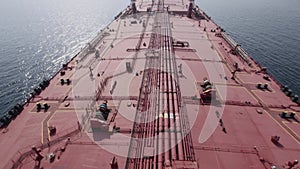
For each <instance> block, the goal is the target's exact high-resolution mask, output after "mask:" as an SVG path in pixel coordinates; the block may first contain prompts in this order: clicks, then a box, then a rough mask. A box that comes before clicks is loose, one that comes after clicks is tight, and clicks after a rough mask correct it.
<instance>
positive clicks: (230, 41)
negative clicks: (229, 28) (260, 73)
mask: <svg viewBox="0 0 300 169" xmlns="http://www.w3.org/2000/svg"><path fill="white" fill-rule="evenodd" d="M221 35H222V37H223V38H224V40H225V41H226V42H227V43H228V44H229V45H230V46H231V47H232V48H233V49H234V50H236V52H237V53H238V54H239V55H240V56H241V58H242V59H243V60H244V61H245V62H246V63H247V64H249V63H250V62H249V59H248V54H247V53H246V51H245V50H244V49H242V48H241V47H240V46H239V44H238V43H236V42H235V41H234V40H233V39H232V38H231V37H230V36H229V35H228V34H227V33H226V32H221Z"/></svg>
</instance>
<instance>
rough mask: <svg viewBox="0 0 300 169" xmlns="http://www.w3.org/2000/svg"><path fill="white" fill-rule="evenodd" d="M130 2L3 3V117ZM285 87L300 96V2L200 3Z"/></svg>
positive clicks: (0, 19) (19, 0)
mask: <svg viewBox="0 0 300 169" xmlns="http://www.w3.org/2000/svg"><path fill="white" fill-rule="evenodd" d="M129 3H130V0H84V1H82V0H9V1H4V0H0V111H1V112H0V114H1V113H5V112H6V111H8V110H9V109H10V108H11V107H13V106H14V105H15V104H16V103H18V102H19V101H21V100H22V99H24V98H25V97H26V95H28V93H30V92H31V91H32V90H33V88H34V87H36V85H37V84H39V83H40V82H41V81H42V80H43V79H48V78H50V77H51V76H52V75H54V73H55V72H57V71H58V70H59V68H60V67H61V65H62V64H63V63H65V62H67V61H68V60H70V59H71V58H72V57H73V56H74V55H75V54H76V53H77V52H78V51H79V50H80V49H81V48H82V47H84V46H85V44H86V43H87V42H89V41H90V40H91V39H92V38H93V37H94V36H95V35H96V34H97V33H98V32H99V31H100V29H102V28H103V27H104V26H106V25H107V24H108V23H109V22H111V21H112V20H113V18H114V16H116V15H117V14H118V13H119V12H120V11H121V10H123V9H124V8H126V6H127V5H129ZM196 3H197V4H198V5H199V7H200V8H201V9H203V10H204V11H206V13H207V14H208V15H209V16H211V17H212V19H213V20H215V22H216V23H218V24H219V25H220V26H221V27H223V28H224V29H225V30H226V31H227V32H228V33H229V34H230V35H231V36H232V37H233V38H234V39H235V40H236V41H237V42H238V43H239V44H241V46H242V47H243V48H244V49H245V50H246V51H247V52H248V53H249V54H250V55H251V56H252V57H253V58H254V59H255V60H256V61H258V62H259V63H261V64H262V65H263V66H266V67H268V70H269V72H270V73H271V74H272V75H273V76H274V77H275V78H276V79H277V80H278V81H280V82H281V83H282V84H287V85H289V86H290V87H291V88H292V89H293V91H295V92H296V93H298V94H300V87H299V86H300V79H299V77H300V33H299V28H300V1H299V0H289V1H286V0H248V1H242V0H226V1H224V0H196Z"/></svg>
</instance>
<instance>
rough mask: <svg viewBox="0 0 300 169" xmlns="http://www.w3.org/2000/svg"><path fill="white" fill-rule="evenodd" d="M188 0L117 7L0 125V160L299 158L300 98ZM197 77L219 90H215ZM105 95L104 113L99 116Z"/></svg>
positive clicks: (218, 167)
mask: <svg viewBox="0 0 300 169" xmlns="http://www.w3.org/2000/svg"><path fill="white" fill-rule="evenodd" d="M190 3H191V2H190V1H189V0H175V1H171V0H164V1H160V0H154V1H145V0H136V1H135V3H134V5H133V3H132V4H131V6H129V7H127V8H126V9H125V10H124V11H122V12H121V13H120V14H119V15H118V16H116V18H115V20H113V21H112V22H111V23H110V24H109V25H108V26H107V27H105V28H103V29H102V30H101V31H100V32H99V33H98V35H97V36H96V37H95V38H94V39H93V40H92V41H91V42H90V43H89V44H88V45H87V46H86V47H85V48H84V49H83V50H82V51H81V52H80V53H78V54H77V55H76V56H75V57H74V58H73V59H72V60H71V61H70V62H68V63H67V64H66V65H65V66H64V68H62V69H61V70H60V71H59V72H57V74H56V75H55V76H53V78H52V79H51V80H50V84H49V86H48V87H47V88H45V90H43V91H42V92H41V93H40V94H36V95H35V96H34V97H32V98H31V99H30V100H28V103H26V104H25V105H24V110H23V111H22V112H21V114H20V115H19V116H17V117H16V118H15V119H14V120H13V121H12V122H11V123H10V124H9V125H8V126H7V127H6V128H4V129H2V132H1V133H0V147H1V153H0V158H1V163H0V168H42V167H43V168H53V169H55V168H74V169H75V168H110V169H111V168H147V169H152V168H153V169H156V168H157V169H162V168H172V169H176V168H178V169H179V168H186V169H192V168H200V169H211V168H214V169H238V168H255V169H258V168H262V169H264V168H271V166H276V167H277V168H288V162H293V161H294V160H300V159H299V157H300V125H299V123H300V121H299V120H300V117H299V113H300V106H299V104H297V103H295V102H293V101H292V100H291V98H290V97H288V96H287V95H286V93H284V92H282V86H281V85H280V84H279V83H278V82H277V81H276V80H275V79H274V78H272V77H271V76H270V75H268V73H267V71H266V70H264V68H262V67H260V65H259V64H258V63H256V62H255V61H254V60H252V59H251V58H250V57H249V56H248V55H247V54H246V53H244V51H243V50H242V48H241V47H240V46H239V45H237V44H236V43H235V42H234V41H233V40H232V39H231V38H230V36H229V35H227V34H226V32H224V31H223V29H222V28H221V27H219V26H218V25H217V24H216V23H214V21H213V20H211V19H210V18H209V17H208V16H207V15H206V14H205V13H204V12H203V11H202V10H201V9H199V7H198V6H196V5H192V7H191V8H190ZM147 11H148V12H147ZM189 11H190V12H189ZM266 75H267V77H268V78H266ZM67 79H70V84H67V83H66V80H67ZM204 79H208V80H209V81H210V82H211V83H212V85H213V87H214V89H215V90H216V97H215V98H213V99H211V100H210V101H206V100H204V99H203V98H201V93H202V87H201V85H202V84H203V81H204ZM62 80H63V81H64V84H62V83H61V82H62ZM259 83H261V84H262V86H263V85H264V84H267V85H268V87H267V88H261V89H259V88H258V87H257V85H258V84H259ZM105 101H107V106H108V109H109V110H110V113H109V116H108V118H107V120H104V121H103V119H102V120H99V119H97V118H95V115H96V112H97V109H98V108H99V106H100V105H101V104H102V103H103V102H105ZM37 103H41V104H42V105H43V103H47V104H48V105H49V108H48V109H47V110H44V109H41V110H39V111H38V110H37ZM282 112H287V116H289V115H290V112H294V113H295V116H294V117H285V118H284V117H281V116H280V114H281V113H282ZM51 126H53V127H55V128H56V132H54V133H50V130H49V127H51ZM274 136H278V137H280V139H279V141H277V142H274V141H271V138H272V137H274ZM33 145H34V146H35V147H36V148H37V150H36V151H34V148H32V146H33ZM38 154H40V155H41V156H43V158H42V159H39V158H38V156H39V155H38ZM52 155H54V158H51V156H52ZM298 167H299V165H298ZM294 168H296V166H295V167H294Z"/></svg>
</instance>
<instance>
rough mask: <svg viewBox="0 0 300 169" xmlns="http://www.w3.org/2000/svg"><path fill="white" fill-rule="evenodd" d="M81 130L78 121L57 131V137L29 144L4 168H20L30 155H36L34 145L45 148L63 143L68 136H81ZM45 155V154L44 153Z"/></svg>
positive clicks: (74, 138) (76, 137) (72, 137)
mask: <svg viewBox="0 0 300 169" xmlns="http://www.w3.org/2000/svg"><path fill="white" fill-rule="evenodd" d="M80 131H81V126H80V124H79V123H78V124H77V125H74V126H72V127H70V128H68V129H65V130H63V131H61V132H60V133H57V134H56V135H55V139H53V140H51V141H49V142H46V143H41V142H36V143H33V144H32V145H27V146H25V147H23V148H20V149H19V150H18V151H17V152H16V153H15V155H13V157H12V158H11V159H10V161H8V162H7V164H6V165H5V166H4V169H15V168H20V167H21V166H22V164H23V161H24V160H26V159H27V158H28V157H32V156H33V155H34V151H33V150H32V146H34V147H36V148H37V149H41V150H43V149H45V148H50V147H51V146H53V145H56V144H58V143H63V142H64V141H66V140H67V139H68V138H71V140H76V139H78V138H80V137H81V135H80V134H79V133H80ZM43 155H45V154H43Z"/></svg>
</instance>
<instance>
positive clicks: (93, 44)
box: [77, 32, 109, 61]
mask: <svg viewBox="0 0 300 169" xmlns="http://www.w3.org/2000/svg"><path fill="white" fill-rule="evenodd" d="M108 35H109V33H107V32H100V33H99V34H98V35H97V36H96V37H95V38H94V39H93V40H91V41H90V42H89V43H87V45H86V46H85V47H84V48H83V49H82V50H81V52H80V53H79V54H78V56H77V57H78V58H79V61H83V60H84V59H85V57H86V56H87V55H88V54H89V53H90V52H91V51H92V50H91V49H94V48H95V47H96V45H97V44H99V42H100V41H102V40H103V38H104V37H106V36H108Z"/></svg>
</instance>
